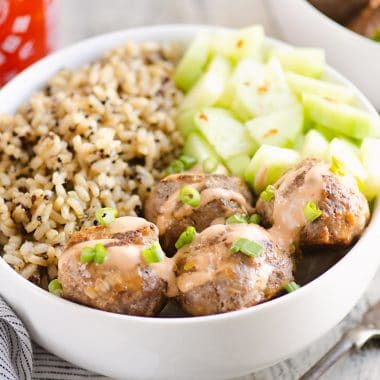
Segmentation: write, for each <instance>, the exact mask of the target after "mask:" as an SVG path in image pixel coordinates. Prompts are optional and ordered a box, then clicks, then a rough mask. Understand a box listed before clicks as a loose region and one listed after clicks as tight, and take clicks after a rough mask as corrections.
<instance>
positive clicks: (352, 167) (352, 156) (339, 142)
mask: <svg viewBox="0 0 380 380" xmlns="http://www.w3.org/2000/svg"><path fill="white" fill-rule="evenodd" d="M333 158H335V159H337V160H338V161H339V162H341V163H342V164H343V167H344V169H345V171H346V172H347V173H348V174H351V175H352V176H353V177H354V178H355V179H356V180H357V182H358V184H359V185H360V188H361V187H362V184H364V183H365V180H366V177H367V172H366V170H365V168H364V166H363V164H362V163H361V161H360V159H359V148H358V147H357V146H355V145H354V144H352V143H351V142H350V141H348V140H346V139H343V138H335V139H332V141H331V142H330V146H329V159H330V161H332V160H333Z"/></svg>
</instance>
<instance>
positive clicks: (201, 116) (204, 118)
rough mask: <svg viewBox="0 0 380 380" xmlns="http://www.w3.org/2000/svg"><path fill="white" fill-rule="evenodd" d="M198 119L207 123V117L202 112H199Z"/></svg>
mask: <svg viewBox="0 0 380 380" xmlns="http://www.w3.org/2000/svg"><path fill="white" fill-rule="evenodd" d="M199 118H200V119H201V120H204V121H208V117H207V115H206V114H204V113H203V112H201V114H200V115H199Z"/></svg>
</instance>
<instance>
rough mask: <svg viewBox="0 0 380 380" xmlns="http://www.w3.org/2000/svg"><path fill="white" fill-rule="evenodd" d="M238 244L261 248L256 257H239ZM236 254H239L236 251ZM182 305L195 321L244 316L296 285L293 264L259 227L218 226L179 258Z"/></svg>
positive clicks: (178, 269) (240, 225)
mask: <svg viewBox="0 0 380 380" xmlns="http://www.w3.org/2000/svg"><path fill="white" fill-rule="evenodd" d="M239 239H248V240H249V241H250V242H254V243H253V244H255V243H257V244H258V245H256V247H259V248H260V249H261V251H260V252H257V256H256V257H251V256H248V255H247V254H245V253H242V252H236V253H234V252H233V251H232V250H231V247H232V245H234V243H235V245H236V244H237V243H238V241H239ZM235 251H236V250H235ZM174 259H175V261H176V266H175V268H176V269H175V270H176V278H177V286H178V289H179V294H178V301H179V303H180V304H181V306H182V308H183V309H184V310H185V311H186V312H188V313H189V314H192V315H209V314H217V313H225V312H228V311H233V310H239V309H243V308H246V307H250V306H253V305H256V304H258V303H260V302H264V301H267V300H269V299H271V298H273V297H275V296H276V295H278V294H279V293H280V292H282V290H283V287H284V286H285V285H286V284H288V283H289V282H290V281H292V280H293V275H292V267H293V263H292V259H291V258H290V255H289V254H288V253H286V252H285V251H283V250H281V249H280V248H279V247H278V246H276V244H275V243H274V242H273V240H272V239H271V237H270V235H269V234H268V233H267V231H266V230H265V229H264V228H262V227H260V226H258V225H255V224H229V225H222V224H220V225H213V226H210V227H208V228H207V229H205V230H203V231H202V232H201V233H200V234H197V235H196V237H195V239H194V240H193V242H192V243H191V244H189V245H186V246H184V247H183V248H181V249H180V250H179V251H178V252H177V254H176V256H175V257H174Z"/></svg>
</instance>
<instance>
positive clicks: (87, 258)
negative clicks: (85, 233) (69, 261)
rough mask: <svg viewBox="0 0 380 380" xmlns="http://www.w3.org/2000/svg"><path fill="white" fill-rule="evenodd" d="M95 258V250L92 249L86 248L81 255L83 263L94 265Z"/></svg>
mask: <svg viewBox="0 0 380 380" xmlns="http://www.w3.org/2000/svg"><path fill="white" fill-rule="evenodd" d="M94 257H95V250H94V248H92V247H84V248H83V249H82V253H81V255H80V261H81V263H92V262H93V261H94Z"/></svg>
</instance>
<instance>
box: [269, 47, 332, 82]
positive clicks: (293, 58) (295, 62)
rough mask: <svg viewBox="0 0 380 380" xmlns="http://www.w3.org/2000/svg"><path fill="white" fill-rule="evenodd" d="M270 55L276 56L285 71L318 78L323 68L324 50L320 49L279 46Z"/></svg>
mask: <svg viewBox="0 0 380 380" xmlns="http://www.w3.org/2000/svg"><path fill="white" fill-rule="evenodd" d="M271 55H272V56H275V57H277V58H278V60H279V61H280V62H281V66H282V67H283V69H284V70H285V71H293V72H295V73H298V74H301V75H305V76H308V77H313V78H319V77H320V76H321V75H322V73H323V71H324V69H325V52H324V51H323V50H322V49H312V48H295V47H279V48H274V49H273V51H272V54H271Z"/></svg>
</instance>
